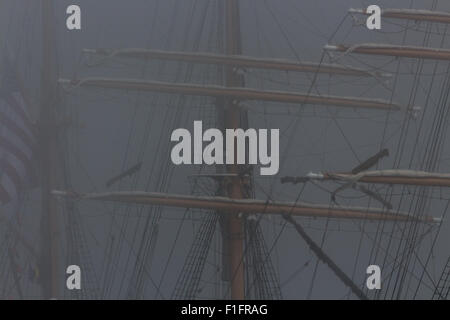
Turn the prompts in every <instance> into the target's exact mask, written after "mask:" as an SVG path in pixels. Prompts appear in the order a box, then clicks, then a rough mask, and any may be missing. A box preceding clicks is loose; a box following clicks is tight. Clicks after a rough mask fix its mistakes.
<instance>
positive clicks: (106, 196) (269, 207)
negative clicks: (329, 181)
mask: <svg viewBox="0 0 450 320" xmlns="http://www.w3.org/2000/svg"><path fill="white" fill-rule="evenodd" d="M53 194H54V195H55V196H58V197H67V198H72V199H74V200H76V199H81V200H93V201H112V202H122V203H132V204H142V205H160V206H168V207H177V208H195V209H208V210H217V211H220V212H222V213H225V214H228V213H229V212H241V213H244V214H279V215H285V214H288V215H293V216H300V217H313V218H336V219H364V220H385V221H408V222H411V221H412V222H414V221H415V222H417V221H419V222H427V223H432V222H438V221H440V220H439V219H436V218H433V217H430V216H426V217H422V218H416V217H413V216H410V215H408V214H406V213H402V212H397V211H391V210H383V209H375V208H363V207H361V208H359V207H341V206H330V205H320V204H310V203H303V202H295V203H294V202H282V201H265V200H256V199H233V198H229V197H209V196H208V197H200V196H187V195H176V194H167V193H157V192H111V193H94V194H83V195H78V194H75V193H72V192H66V191H54V192H53Z"/></svg>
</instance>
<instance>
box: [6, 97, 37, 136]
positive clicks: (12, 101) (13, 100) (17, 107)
mask: <svg viewBox="0 0 450 320" xmlns="http://www.w3.org/2000/svg"><path fill="white" fill-rule="evenodd" d="M3 99H4V100H5V101H6V102H7V103H8V104H9V105H10V106H11V107H12V110H13V111H14V112H15V113H16V114H17V115H19V117H20V119H21V120H22V121H23V123H24V124H25V125H26V127H27V130H28V131H30V133H31V134H33V135H34V134H35V132H33V131H34V130H35V129H34V128H35V127H34V126H33V124H32V123H31V121H30V119H28V116H27V114H26V111H25V109H24V107H25V105H24V103H23V99H22V98H21V97H20V95H19V94H11V95H7V96H5V97H3ZM19 101H20V102H19Z"/></svg>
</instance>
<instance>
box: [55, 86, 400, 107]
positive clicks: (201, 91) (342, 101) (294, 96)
mask: <svg viewBox="0 0 450 320" xmlns="http://www.w3.org/2000/svg"><path fill="white" fill-rule="evenodd" d="M59 82H60V83H61V84H66V85H67V84H68V85H72V86H79V87H97V88H108V89H125V90H141V91H153V92H161V93H171V94H186V95H197V96H210V97H224V98H230V99H238V100H258V101H271V102H280V103H300V104H318V105H328V106H335V107H345V108H357V109H376V110H394V111H395V110H400V109H405V108H402V107H400V105H398V104H395V103H391V102H388V101H384V100H380V99H365V98H353V97H338V96H328V95H320V96H319V95H313V94H306V93H295V92H286V91H262V90H256V89H247V88H239V87H222V86H201V85H194V84H174V83H169V82H159V81H146V80H137V79H112V78H86V79H83V80H67V79H60V81H59Z"/></svg>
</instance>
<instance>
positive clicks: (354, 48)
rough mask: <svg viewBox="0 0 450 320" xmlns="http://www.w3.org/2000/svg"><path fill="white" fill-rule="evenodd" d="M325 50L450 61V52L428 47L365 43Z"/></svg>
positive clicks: (331, 47)
mask: <svg viewBox="0 0 450 320" xmlns="http://www.w3.org/2000/svg"><path fill="white" fill-rule="evenodd" d="M324 49H325V50H328V51H338V52H344V53H358V54H370V55H378V56H391V57H403V58H418V59H434V60H444V61H449V60H450V50H449V49H440V48H428V47H414V46H399V45H390V44H374V43H365V44H357V45H344V44H337V45H326V46H325V48H324Z"/></svg>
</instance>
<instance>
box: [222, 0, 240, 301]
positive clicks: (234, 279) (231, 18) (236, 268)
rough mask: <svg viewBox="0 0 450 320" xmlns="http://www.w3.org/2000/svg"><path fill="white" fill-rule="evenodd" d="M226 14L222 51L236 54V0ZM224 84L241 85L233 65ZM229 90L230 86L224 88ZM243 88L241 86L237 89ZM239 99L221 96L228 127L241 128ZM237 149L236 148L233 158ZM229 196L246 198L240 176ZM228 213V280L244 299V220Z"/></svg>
mask: <svg viewBox="0 0 450 320" xmlns="http://www.w3.org/2000/svg"><path fill="white" fill-rule="evenodd" d="M224 9H225V10H224V14H225V19H224V20H225V34H224V36H225V41H224V43H225V53H226V54H227V55H235V54H240V53H241V43H240V33H241V31H240V14H239V4H238V0H227V1H226V2H225V4H224ZM224 75H225V86H226V87H227V88H235V87H237V86H240V85H242V82H241V78H240V77H239V75H238V74H237V73H236V70H235V69H234V68H233V67H232V66H227V68H226V69H225V72H224ZM227 90H230V89H227ZM240 90H243V89H240ZM234 99H239V98H236V97H233V96H228V97H226V98H225V99H224V104H223V107H224V110H223V111H224V112H223V113H222V114H224V115H225V119H222V120H224V121H223V123H224V125H225V127H226V128H228V129H237V128H242V123H241V116H242V114H241V109H240V108H239V106H238V103H237V101H234ZM234 163H237V161H236V152H235V161H234ZM226 170H227V173H230V174H239V172H240V167H239V166H238V165H235V164H233V165H229V166H227V167H226ZM227 189H228V190H227V192H228V196H229V197H230V198H232V199H238V200H240V199H243V198H245V193H244V190H243V189H242V185H241V181H240V179H239V177H234V178H232V180H231V182H230V184H229V186H228V188H227ZM226 210H227V212H228V213H229V217H228V218H227V229H228V230H227V233H228V239H223V241H229V242H228V243H229V253H230V255H229V263H230V281H231V299H233V300H244V299H245V276H244V274H245V270H244V263H245V259H244V224H243V220H242V217H241V216H240V212H241V211H239V210H233V209H232V208H226Z"/></svg>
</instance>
